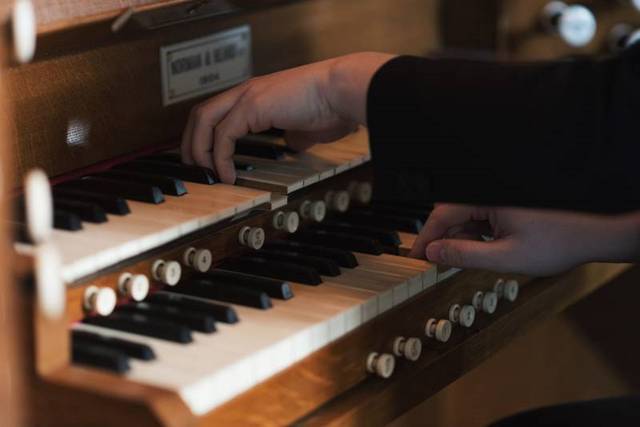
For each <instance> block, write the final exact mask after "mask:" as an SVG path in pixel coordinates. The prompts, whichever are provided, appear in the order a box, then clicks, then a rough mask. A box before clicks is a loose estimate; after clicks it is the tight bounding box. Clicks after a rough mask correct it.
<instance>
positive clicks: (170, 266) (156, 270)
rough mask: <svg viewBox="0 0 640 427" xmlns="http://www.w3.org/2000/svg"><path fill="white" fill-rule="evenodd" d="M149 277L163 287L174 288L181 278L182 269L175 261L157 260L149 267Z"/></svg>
mask: <svg viewBox="0 0 640 427" xmlns="http://www.w3.org/2000/svg"><path fill="white" fill-rule="evenodd" d="M151 276H152V277H153V278H154V279H155V280H157V281H159V282H162V283H164V284H165V285H169V286H175V285H176V284H177V283H178V282H179V281H180V277H181V276H182V267H180V264H179V263H178V262H176V261H164V260H162V259H159V260H156V261H155V262H154V263H153V265H152V266H151Z"/></svg>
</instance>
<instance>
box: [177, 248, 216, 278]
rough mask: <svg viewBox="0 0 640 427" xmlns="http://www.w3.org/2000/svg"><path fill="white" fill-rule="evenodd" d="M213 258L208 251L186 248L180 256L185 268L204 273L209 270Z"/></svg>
mask: <svg viewBox="0 0 640 427" xmlns="http://www.w3.org/2000/svg"><path fill="white" fill-rule="evenodd" d="M212 261H213V256H212V255H211V251H210V250H209V249H196V248H194V247H191V248H188V249H187V250H186V251H184V254H183V255H182V262H183V263H184V265H186V266H187V267H191V268H193V269H194V270H196V271H198V272H200V273H205V272H207V271H209V269H210V268H211V262H212Z"/></svg>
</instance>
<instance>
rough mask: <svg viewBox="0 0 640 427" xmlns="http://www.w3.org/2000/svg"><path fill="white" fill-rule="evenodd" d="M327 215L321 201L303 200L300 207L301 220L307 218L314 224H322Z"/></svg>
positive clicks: (324, 205)
mask: <svg viewBox="0 0 640 427" xmlns="http://www.w3.org/2000/svg"><path fill="white" fill-rule="evenodd" d="M326 214H327V205H326V204H325V202H324V201H322V200H315V201H313V202H312V201H311V200H305V201H304V202H302V204H301V205H300V216H301V217H302V218H305V219H307V218H309V219H312V220H314V221H316V222H322V220H324V217H325V215H326Z"/></svg>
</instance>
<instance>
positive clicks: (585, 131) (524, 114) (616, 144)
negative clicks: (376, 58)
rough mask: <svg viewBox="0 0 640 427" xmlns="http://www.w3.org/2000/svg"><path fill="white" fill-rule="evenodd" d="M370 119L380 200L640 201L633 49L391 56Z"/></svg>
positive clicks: (638, 81)
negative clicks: (512, 56) (610, 53)
mask: <svg viewBox="0 0 640 427" xmlns="http://www.w3.org/2000/svg"><path fill="white" fill-rule="evenodd" d="M367 116H368V118H367V119H368V125H369V132H370V138H371V149H372V156H373V165H374V176H375V189H376V192H375V197H376V198H377V199H383V200H385V201H391V202H400V203H401V202H413V201H418V202H427V201H435V202H463V203H473V204H495V205H504V206H536V207H551V208H566V209H578V210H589V211H602V212H620V211H627V210H634V209H640V132H639V131H638V130H637V128H638V127H639V126H640V45H636V46H635V47H634V48H631V49H628V50H627V51H625V52H624V53H623V54H621V55H619V56H616V57H609V58H604V59H600V60H597V59H591V58H579V59H568V60H562V61H556V62H539V63H500V62H480V61H473V60H459V59H426V58H418V57H410V56H401V57H397V58H395V59H393V60H391V61H390V62H388V63H387V64H385V65H384V66H383V67H382V68H381V69H380V70H379V71H378V72H377V73H376V74H375V76H374V77H373V80H372V82H371V86H370V88H369V93H368V100H367Z"/></svg>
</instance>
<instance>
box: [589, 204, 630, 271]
mask: <svg viewBox="0 0 640 427" xmlns="http://www.w3.org/2000/svg"><path fill="white" fill-rule="evenodd" d="M583 229H584V230H583V233H584V235H585V236H588V238H587V239H585V240H584V244H581V245H580V246H579V250H580V253H581V257H582V258H583V259H582V260H583V262H637V261H638V260H640V212H634V213H629V214H625V215H615V216H599V217H591V218H590V219H589V220H588V221H587V222H586V223H585V224H584V227H583Z"/></svg>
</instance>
